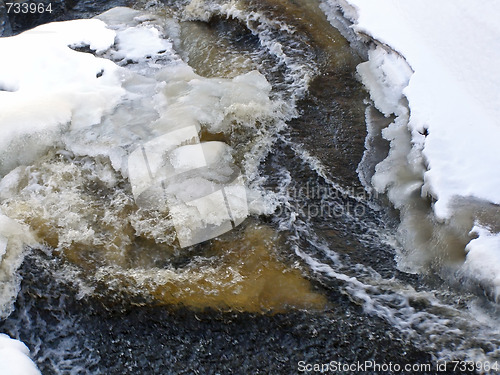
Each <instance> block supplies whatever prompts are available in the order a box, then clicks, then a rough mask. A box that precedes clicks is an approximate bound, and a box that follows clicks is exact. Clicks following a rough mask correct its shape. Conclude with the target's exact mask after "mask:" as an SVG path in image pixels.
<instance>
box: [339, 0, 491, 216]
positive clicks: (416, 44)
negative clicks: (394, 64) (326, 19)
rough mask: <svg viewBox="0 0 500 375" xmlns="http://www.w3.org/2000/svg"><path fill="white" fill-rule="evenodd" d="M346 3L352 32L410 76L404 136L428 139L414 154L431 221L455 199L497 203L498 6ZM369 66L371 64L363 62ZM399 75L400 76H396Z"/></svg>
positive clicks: (358, 0)
mask: <svg viewBox="0 0 500 375" xmlns="http://www.w3.org/2000/svg"><path fill="white" fill-rule="evenodd" d="M349 3H350V4H352V5H354V6H355V7H356V8H357V9H358V14H359V16H358V19H357V21H356V25H355V26H354V28H355V29H356V30H357V31H358V32H362V33H366V34H369V35H372V36H374V37H375V38H376V39H377V40H379V41H381V42H383V43H385V44H387V45H389V46H390V47H391V48H392V49H393V50H395V51H397V52H399V53H400V54H401V55H402V56H404V58H405V60H406V61H407V62H408V64H409V65H410V66H411V68H412V69H413V70H414V71H415V74H413V75H412V76H411V79H410V82H409V84H408V86H407V87H406V88H404V90H403V93H404V95H405V96H406V98H407V99H408V101H409V106H410V110H411V118H410V122H409V126H410V129H411V130H422V129H424V128H425V129H427V131H428V133H429V135H428V136H427V137H426V139H425V144H424V147H423V151H422V152H423V154H424V156H425V158H426V160H427V162H428V171H427V172H426V174H425V182H426V187H425V188H426V189H428V190H429V191H431V192H432V194H433V195H434V196H435V197H436V198H437V200H438V201H437V203H436V205H435V213H436V215H437V216H438V217H439V218H443V219H444V218H447V217H449V216H450V215H451V214H452V213H451V212H450V211H449V207H450V202H451V201H452V200H453V199H454V197H455V196H474V197H476V198H480V199H484V200H487V201H490V202H493V203H496V204H498V203H500V190H499V189H498V188H497V187H498V186H500V173H498V171H499V165H500V154H499V153H498V152H496V149H497V147H498V142H497V141H496V140H497V139H498V137H499V136H500V125H499V123H498V118H499V115H500V106H499V105H498V103H499V102H500V92H499V90H498V85H499V84H500V71H499V70H498V68H497V61H499V59H500V42H499V41H500V29H499V28H498V27H497V23H498V22H497V21H498V15H499V14H500V4H498V3H497V2H494V1H486V2H482V3H481V5H480V6H478V4H477V3H476V2H473V1H470V0H469V1H466V0H462V1H450V0H448V1H440V2H439V3H436V2H432V1H429V0H426V1H419V2H399V1H393V0H383V1H379V2H370V1H366V0H349ZM443 14H446V17H445V18H443ZM377 58H378V59H380V58H381V56H380V55H379V54H377ZM390 58H392V59H394V54H393V55H392V57H390ZM384 60H385V61H387V60H388V58H387V57H385V58H384ZM370 63H376V61H375V60H373V59H372V58H371V59H370ZM384 64H385V62H384ZM400 74H401V75H402V76H404V75H405V72H404V71H403V69H400ZM392 76H393V77H394V74H392ZM381 78H382V77H381ZM382 79H383V78H382ZM401 88H402V87H401V85H394V87H393V89H394V93H390V94H389V95H387V93H383V94H385V96H386V97H387V98H388V99H391V96H394V95H396V96H397V95H398V93H399V92H401ZM380 109H381V110H382V111H383V112H384V109H386V108H384V107H381V108H380ZM479 181H480V183H478V182H479Z"/></svg>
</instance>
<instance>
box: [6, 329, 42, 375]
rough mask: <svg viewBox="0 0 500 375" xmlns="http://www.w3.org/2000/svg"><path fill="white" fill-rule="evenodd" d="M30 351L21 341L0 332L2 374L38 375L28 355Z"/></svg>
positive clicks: (38, 372)
mask: <svg viewBox="0 0 500 375" xmlns="http://www.w3.org/2000/svg"><path fill="white" fill-rule="evenodd" d="M29 354H30V351H29V349H28V347H27V346H26V345H24V344H23V343H22V342H21V341H18V340H14V339H11V338H10V337H9V336H7V335H6V334H4V333H0V369H1V372H2V375H40V371H39V370H38V368H37V367H36V365H35V364H34V363H33V361H32V360H31V359H30V357H29Z"/></svg>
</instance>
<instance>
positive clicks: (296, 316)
mask: <svg viewBox="0 0 500 375" xmlns="http://www.w3.org/2000/svg"><path fill="white" fill-rule="evenodd" d="M108 5H109V4H108ZM117 5H133V6H134V8H135V9H137V10H138V11H139V12H141V13H137V14H135V16H136V17H139V20H140V21H137V19H136V20H135V21H132V20H131V17H130V16H129V15H128V14H129V13H126V11H122V12H121V13H120V12H116V11H115V13H107V14H105V15H103V16H98V17H100V19H102V20H104V21H105V22H107V23H108V25H111V27H114V28H115V30H118V31H120V32H125V33H126V32H127V30H129V29H130V28H133V27H136V26H137V23H138V22H139V24H140V23H141V22H142V23H145V22H147V23H148V27H153V28H156V29H157V30H160V31H161V33H163V35H164V36H165V38H167V39H168V40H169V41H170V42H171V44H170V45H169V46H170V47H171V49H169V50H167V51H166V52H165V51H163V52H162V56H160V57H158V56H156V57H153V58H151V57H149V59H144V58H138V59H137V60H136V61H131V60H130V59H121V58H120V54H119V52H120V51H119V50H115V52H113V51H109V50H108V51H107V52H105V53H104V55H103V57H106V58H108V59H111V60H113V61H115V62H116V63H117V64H118V65H120V66H122V67H123V68H124V69H126V70H127V71H129V72H130V76H128V77H127V78H126V79H125V83H124V87H125V88H126V89H127V90H128V91H129V92H133V93H134V94H135V96H133V99H131V100H129V101H127V102H124V103H121V104H119V105H118V107H117V109H116V110H115V111H113V112H112V113H110V114H106V115H104V116H103V118H102V119H101V121H100V122H99V123H98V124H97V125H93V126H92V127H90V128H89V127H83V128H76V129H71V130H69V131H68V132H66V133H65V135H64V139H63V141H62V142H59V143H57V146H55V147H49V148H47V149H44V150H43V152H42V153H41V154H39V155H37V157H36V159H33V160H31V161H30V162H29V163H24V166H22V167H19V168H17V169H15V173H13V172H10V173H9V174H8V176H10V177H9V184H8V189H5V191H4V192H3V193H2V195H1V201H0V207H1V210H2V212H3V213H4V214H5V215H7V216H8V217H10V218H13V219H15V220H16V221H18V222H22V223H23V224H26V225H27V226H28V227H29V228H30V229H31V230H32V231H33V233H34V234H35V235H36V236H37V238H39V239H41V241H39V243H41V244H43V246H32V247H30V248H29V249H27V250H26V254H25V256H24V262H23V263H22V265H21V267H20V269H19V270H18V271H17V273H16V276H15V277H14V279H15V280H14V284H15V281H17V280H22V281H20V291H19V293H18V295H17V299H16V301H15V304H14V306H13V308H10V307H4V309H3V311H4V312H5V314H4V315H5V316H6V317H5V319H4V320H3V321H2V322H1V323H0V327H1V328H0V329H1V331H2V332H5V333H8V334H10V335H11V336H12V337H16V338H19V339H20V340H22V341H23V342H25V343H26V344H27V345H28V346H29V347H30V349H31V353H32V356H33V358H34V360H35V362H36V364H37V365H38V367H39V369H40V370H41V372H42V373H43V374H85V373H92V374H101V373H102V374H128V373H139V374H142V373H144V374H151V373H158V374H170V373H172V374H184V373H186V374H191V373H199V374H231V373H235V374H236V373H238V374H242V373H249V374H250V373H263V374H277V373H283V374H289V373H290V374H292V373H297V372H298V371H299V370H300V366H299V362H300V361H304V362H301V363H310V364H312V363H319V364H324V363H330V362H331V361H338V362H342V363H346V364H352V363H355V362H356V361H360V362H364V361H376V362H377V363H379V364H388V363H390V362H392V363H393V364H394V363H397V364H401V365H402V366H403V365H404V364H419V363H420V364H432V366H433V367H432V369H431V370H426V371H422V373H435V371H436V370H435V366H436V364H438V363H440V361H441V362H442V361H445V360H447V361H451V360H473V361H482V363H486V361H491V362H492V363H493V362H494V361H498V360H500V353H499V349H498V347H499V344H500V332H499V330H498V322H497V321H496V316H497V305H496V304H495V303H494V302H493V301H491V300H490V299H489V298H488V296H487V295H482V293H481V290H480V289H479V287H478V288H477V289H474V288H467V289H465V288H462V287H461V286H460V283H459V281H460V280H459V279H458V276H457V278H451V277H443V272H446V267H443V269H442V270H441V271H440V272H435V269H436V265H435V263H436V262H434V263H433V267H432V268H429V269H427V270H424V271H422V272H419V273H412V274H410V273H406V272H403V271H402V270H400V269H399V268H398V263H397V259H398V257H401V256H404V253H403V252H402V251H401V249H400V245H399V244H398V242H397V239H396V237H395V232H396V229H397V227H398V224H399V218H398V217H399V216H398V212H396V211H395V210H394V209H392V208H391V207H390V205H389V204H388V201H387V199H386V198H385V197H384V196H373V195H371V194H370V193H368V192H367V190H366V189H365V187H364V186H363V185H362V184H361V182H360V180H359V177H358V170H359V169H358V165H359V163H360V162H361V160H362V158H363V154H364V152H365V138H366V136H367V131H366V125H365V112H366V108H367V103H369V100H368V94H367V93H366V91H365V90H364V88H363V87H362V85H361V84H360V83H359V81H358V79H357V76H356V66H357V65H358V64H359V63H361V62H362V61H364V59H365V58H366V50H365V49H364V48H365V47H363V46H362V45H360V44H356V45H355V46H351V45H350V44H349V42H348V41H347V40H346V39H345V38H344V37H343V36H342V34H341V33H340V32H339V31H338V30H337V29H336V28H334V27H333V26H332V25H331V24H330V22H329V21H328V19H327V16H326V14H325V12H324V9H325V8H322V7H320V5H321V2H320V1H316V0H310V1H307V2H295V1H289V0H260V1H252V0H248V1H243V0H241V1H222V0H220V1H217V0H214V1H208V0H207V1H203V0H192V1H166V2H164V3H160V2H147V3H145V2H144V3H143V2H134V4H125V3H124V4H117ZM101 10H104V9H95V6H94V7H91V6H90V5H89V4H87V6H86V5H85V3H82V4H80V5H79V7H76V8H75V9H73V11H71V12H69V13H68V14H66V15H65V16H64V17H66V18H71V17H85V18H88V17H91V16H94V15H95V14H96V13H100V11H101ZM145 14H148V16H145ZM151 14H152V15H154V16H151ZM134 22H135V23H134ZM122 35H125V34H122ZM170 47H169V48H170ZM114 48H115V49H116V48H118V47H116V46H115V47H114ZM152 60H154V61H152ZM189 67H191V68H192V70H190V69H189ZM195 81H196V83H193V82H195ZM179 93H182V95H181V94H179ZM214 97H215V98H216V100H215V99H214ZM158 98H160V99H158ZM165 98H166V99H165ZM214 100H215V101H214ZM165 102H167V103H169V104H168V105H166V106H165V105H163V104H164V103H165ZM172 103H173V104H172ZM221 103H222V104H221ZM224 103H225V104H224ZM248 103H253V104H252V105H253V107H252V106H250V107H249V105H247V104H248ZM172 108H173V109H172ZM369 110H370V109H369ZM193 113H195V114H194V115H192V114H193ZM199 113H201V115H200V116H201V117H196V116H198V114H199ZM191 115H192V116H193V118H194V119H195V120H196V121H198V122H199V123H200V124H201V129H200V132H199V136H200V140H201V142H219V143H224V144H226V145H228V147H229V148H228V150H229V151H228V152H229V153H230V155H231V156H230V161H228V160H229V159H227V160H226V159H224V160H223V161H222V162H221V163H220V165H219V166H218V167H214V168H215V169H214V171H211V172H210V173H212V172H213V173H215V177H213V175H208V174H207V176H208V177H206V176H205V177H206V178H207V179H217V178H222V177H221V176H225V174H224V173H225V172H224V168H223V167H225V166H229V165H230V166H232V167H236V168H237V169H238V170H239V171H240V173H241V175H242V176H243V180H244V181H245V182H244V184H245V186H246V196H247V198H248V202H249V203H248V213H249V214H248V217H247V218H246V220H244V221H243V222H242V223H241V224H240V225H238V226H236V228H235V229H233V230H231V231H227V232H226V233H224V234H222V235H220V236H217V237H216V238H214V239H211V240H208V241H204V242H201V243H198V244H194V245H192V246H188V247H184V246H182V247H181V246H180V245H179V242H178V241H179V240H176V234H175V230H174V227H175V223H173V219H172V216H169V213H168V210H167V209H165V207H163V206H161V205H158V206H154V205H151V204H149V203H148V202H149V201H147V200H146V203H141V202H140V201H139V199H135V198H137V196H136V195H137V194H135V193H136V192H137V191H136V190H134V187H131V183H130V180H132V178H133V173H135V172H134V170H133V169H131V168H129V169H128V174H127V173H126V172H124V171H125V170H126V168H125V169H124V167H123V163H122V160H124V158H125V157H126V156H127V155H131V154H130V152H131V151H132V150H133V149H134V147H136V145H137V144H139V143H141V142H142V143H144V142H146V143H144V144H148V143H147V142H150V141H151V140H154V139H155V138H157V137H161V136H162V135H163V134H165V133H166V130H165V129H167V128H168V126H170V125H168V124H169V123H170V122H176V123H183V122H184V121H186V118H187V117H189V116H191ZM200 118H201V119H202V120H200ZM379 121H380V122H381V123H383V122H384V121H386V120H385V119H384V118H380V119H379ZM165 124H167V125H165ZM371 142H372V146H373V147H372V154H371V155H370V162H369V163H368V165H364V166H363V168H364V171H365V173H370V172H366V171H369V170H370V168H371V169H373V168H374V166H375V164H376V163H377V162H378V161H381V160H382V159H384V158H385V156H386V154H387V151H388V145H387V144H385V143H384V141H383V140H381V139H372V140H371ZM143 150H144V149H143ZM365 162H366V161H365ZM6 164H8V163H7V162H5V164H4V165H6ZM217 168H219V169H217ZM2 171H4V168H3V167H2ZM4 172H5V171H4ZM4 172H3V173H4ZM207 173H208V172H207ZM4 174H6V173H4ZM205 177H204V178H205ZM189 181H191V180H189ZM189 181H188V182H189ZM193 181H194V180H193ZM190 184H191V185H189V184H188V185H186V184H185V185H182V186H183V187H182V189H189V188H191V187H192V186H195V188H199V189H203V187H202V186H201V185H198V186H197V185H196V184H195V183H194V182H191V183H190ZM3 186H4V187H5V186H6V184H4V185H3ZM7 190H8V191H7ZM34 191H36V194H33V192H34ZM152 194H153V193H152ZM445 279H446V281H444V280H445ZM7 315H8V316H7ZM450 366H451V365H450ZM450 366H448V371H449V373H454V372H456V373H460V372H459V371H458V370H457V371H453V366H451V367H450ZM350 372H355V371H345V372H344V373H350ZM369 372H370V371H366V373H369ZM378 373H390V371H379V372H378Z"/></svg>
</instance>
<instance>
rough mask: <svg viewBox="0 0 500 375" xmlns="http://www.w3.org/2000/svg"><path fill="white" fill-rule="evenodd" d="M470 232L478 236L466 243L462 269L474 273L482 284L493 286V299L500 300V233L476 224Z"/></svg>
mask: <svg viewBox="0 0 500 375" xmlns="http://www.w3.org/2000/svg"><path fill="white" fill-rule="evenodd" d="M471 232H472V234H476V235H477V236H478V238H476V239H474V240H472V241H471V242H469V244H468V245H467V251H468V254H467V259H466V260H465V264H464V269H465V270H466V271H467V273H468V274H471V275H475V278H476V279H477V280H479V281H480V282H481V283H482V284H483V285H484V286H486V287H489V286H493V293H494V298H495V300H497V301H499V300H500V272H499V271H498V265H499V264H500V251H499V250H500V234H492V233H491V231H490V230H489V228H485V227H482V226H481V225H476V226H474V228H472V231H471Z"/></svg>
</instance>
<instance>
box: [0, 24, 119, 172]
mask: <svg viewBox="0 0 500 375" xmlns="http://www.w3.org/2000/svg"><path fill="white" fill-rule="evenodd" d="M114 35H115V33H114V32H113V31H111V30H109V29H107V28H106V25H105V24H104V23H103V22H102V21H99V20H78V21H71V22H60V23H56V24H48V25H42V26H39V27H37V28H35V29H33V30H29V31H27V32H24V33H22V34H20V35H18V36H15V37H9V38H1V39H0V50H1V51H2V59H1V61H0V87H3V88H7V91H0V126H1V131H2V137H1V139H0V150H2V153H1V154H0V155H1V156H0V176H2V175H5V174H6V173H7V172H9V171H10V170H12V169H13V168H14V167H16V166H17V165H20V164H29V163H31V162H32V161H34V160H36V159H37V158H38V157H39V156H40V155H41V154H43V153H44V152H45V151H46V150H47V149H48V148H49V147H51V146H54V145H57V144H59V143H60V142H61V135H62V133H63V132H64V131H66V130H68V128H69V127H70V126H71V128H80V127H87V126H91V125H93V124H96V123H98V122H99V121H100V119H101V118H102V116H103V114H104V113H107V112H109V111H110V110H111V109H112V108H113V107H115V105H116V104H117V102H118V101H119V100H120V98H121V96H122V95H123V89H122V88H121V87H120V85H119V81H118V78H117V76H116V75H115V72H116V69H117V66H116V65H115V64H114V63H112V62H111V61H109V60H105V59H100V58H97V57H94V56H93V55H91V54H87V53H80V52H77V51H74V50H72V49H71V48H70V47H69V46H74V47H75V46H84V45H89V46H90V48H92V49H95V50H97V51H101V50H103V49H105V48H108V47H109V46H111V45H112V44H113V43H114ZM19 150H22V152H19Z"/></svg>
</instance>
